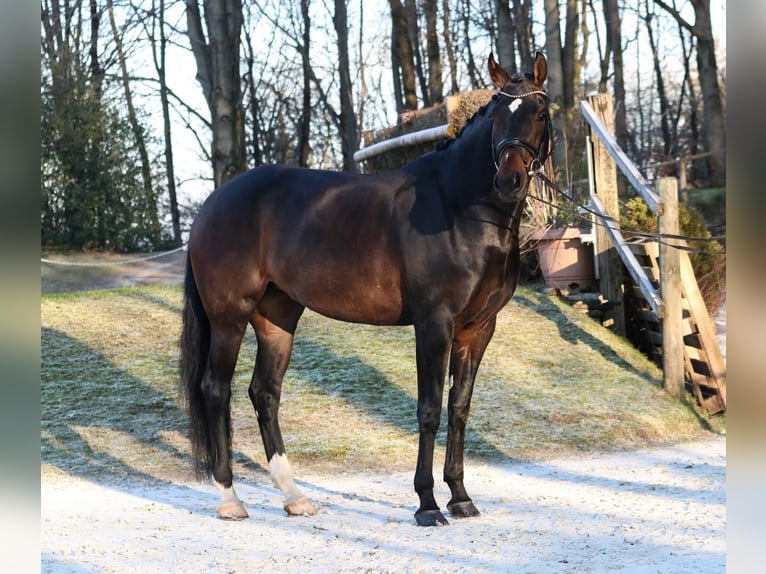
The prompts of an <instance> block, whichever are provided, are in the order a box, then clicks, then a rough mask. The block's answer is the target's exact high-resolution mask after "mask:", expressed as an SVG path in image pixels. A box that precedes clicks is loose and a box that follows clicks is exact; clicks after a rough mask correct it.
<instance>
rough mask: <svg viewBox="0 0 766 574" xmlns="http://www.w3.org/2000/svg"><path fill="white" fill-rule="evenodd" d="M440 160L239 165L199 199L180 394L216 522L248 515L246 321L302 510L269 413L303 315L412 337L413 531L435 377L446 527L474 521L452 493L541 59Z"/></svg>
mask: <svg viewBox="0 0 766 574" xmlns="http://www.w3.org/2000/svg"><path fill="white" fill-rule="evenodd" d="M489 74H490V76H491V78H492V81H493V82H494V84H495V85H496V86H497V87H498V88H499V91H498V92H497V93H496V94H495V95H494V96H493V97H492V99H491V100H490V101H489V102H488V103H487V104H486V105H485V106H483V107H482V108H481V109H480V110H479V111H478V112H476V114H474V116H473V118H471V120H469V122H468V124H466V126H465V127H464V128H463V130H462V131H461V133H460V134H459V135H458V136H457V137H456V138H455V139H453V140H450V141H449V142H448V143H447V144H446V145H443V146H442V147H441V149H438V150H436V151H434V152H431V153H428V154H425V155H423V156H421V157H420V158H418V159H416V160H415V161H413V162H411V163H409V164H407V165H406V166H404V167H403V168H401V169H399V170H395V171H391V172H388V173H382V174H375V175H372V174H368V175H358V174H350V173H340V172H330V171H318V170H309V169H300V168H294V167H285V166H265V167H260V168H257V169H253V170H251V171H248V172H247V173H244V174H242V175H240V176H238V177H236V178H234V179H231V180H229V181H228V182H226V183H225V184H224V185H222V186H221V187H219V188H218V189H217V190H216V191H214V192H213V193H212V194H211V195H210V196H209V197H208V198H207V200H206V201H205V203H204V204H203V206H202V208H201V209H200V211H199V214H198V215H197V217H196V220H195V221H194V224H193V226H192V229H191V233H190V237H189V245H188V253H189V254H188V262H187V267H186V281H185V303H184V311H183V332H182V335H181V359H180V368H181V387H182V391H183V393H184V394H185V400H186V403H187V408H188V414H189V419H190V439H191V444H192V453H193V456H194V458H195V460H196V461H197V463H198V464H197V469H198V472H199V474H200V475H207V476H208V477H209V476H210V473H211V474H212V477H213V480H214V482H215V484H216V485H217V487H218V489H219V490H220V493H221V504H220V506H219V507H218V513H219V515H220V516H221V517H222V518H229V519H239V518H245V517H247V512H246V511H245V509H244V507H243V506H242V503H241V502H240V501H239V499H238V498H237V495H236V494H235V492H234V487H233V485H232V470H231V461H230V458H231V453H230V447H231V420H230V411H229V401H230V397H231V381H232V376H233V373H234V368H235V364H236V361H237V356H238V353H239V348H240V345H241V343H242V338H243V336H244V334H245V331H246V329H247V326H248V324H249V325H251V326H252V327H253V329H254V331H255V335H256V339H257V343H258V345H257V353H256V360H255V369H254V372H253V377H252V382H251V383H250V387H249V396H250V399H251V401H252V403H253V406H254V408H255V411H256V413H257V417H258V425H259V428H260V432H261V437H262V439H263V444H264V447H265V451H266V458H267V460H268V462H269V471H270V473H271V477H272V480H273V482H274V484H275V485H276V486H277V487H278V488H279V489H281V490H282V491H283V492H284V494H285V502H284V508H285V510H286V511H287V513H288V514H298V515H300V514H314V513H315V512H316V510H315V509H314V506H313V505H312V504H311V502H309V500H308V499H306V497H305V496H304V495H303V494H302V493H301V492H300V490H298V488H297V487H296V485H295V482H294V480H293V476H292V471H291V470H290V465H289V464H288V461H287V457H286V454H285V446H284V443H283V440H282V433H281V430H280V428H279V421H278V412H279V400H280V395H281V386H282V378H283V376H284V374H285V371H286V370H287V366H288V363H289V361H290V354H291V351H292V346H293V337H294V334H295V329H296V326H297V324H298V320H299V319H300V317H301V314H302V313H303V310H304V309H305V308H306V307H308V308H309V309H312V310H314V311H316V312H318V313H321V314H322V315H325V316H327V317H331V318H334V319H339V320H341V321H349V322H356V323H367V324H373V325H413V326H414V329H415V341H416V363H417V386H418V399H417V400H418V408H417V417H418V423H419V432H420V442H419V450H418V457H417V467H416V470H415V481H414V482H415V491H416V492H417V494H418V496H419V498H420V507H419V508H418V510H417V512H416V513H415V519H416V521H417V523H418V524H420V525H424V526H434V525H442V524H447V520H446V519H445V517H444V515H443V514H442V513H441V511H440V510H439V506H438V505H437V504H436V500H435V499H434V494H433V486H434V479H433V454H434V438H435V435H436V431H437V429H438V427H439V418H440V413H441V405H442V394H443V390H444V384H445V379H446V377H447V375H448V374H449V377H450V381H451V384H450V388H449V403H448V409H449V430H448V435H447V452H446V461H445V465H444V480H445V481H446V483H447V485H448V486H449V488H450V491H451V494H452V497H451V499H450V501H449V503H448V504H447V509H448V510H449V512H450V513H451V515H452V516H453V517H470V516H477V515H478V514H479V511H478V510H477V509H476V507H475V506H474V504H473V502H472V501H471V498H470V497H469V496H468V493H467V492H466V489H465V487H464V486H463V448H464V438H465V427H466V421H467V418H468V411H469V405H470V401H471V394H472V392H473V386H474V379H475V376H476V370H477V368H478V367H479V363H480V361H481V358H482V356H483V354H484V350H485V348H486V347H487V344H488V343H489V341H490V339H491V338H492V334H493V332H494V329H495V321H496V315H497V313H498V312H499V311H500V310H501V309H502V308H503V306H504V305H505V304H506V303H507V302H508V301H509V299H510V298H511V295H512V294H513V292H514V290H515V289H516V282H517V280H518V268H519V219H520V218H521V215H522V211H523V208H524V204H525V201H526V195H527V188H528V183H529V179H530V177H532V175H533V172H534V171H535V170H538V169H540V168H541V167H542V164H543V162H544V161H545V159H546V157H547V156H548V154H549V153H550V143H551V141H550V129H551V127H550V120H549V116H548V113H549V110H548V99H547V96H546V94H545V91H544V89H543V82H544V81H545V78H546V75H547V62H546V60H545V57H544V56H543V55H542V54H541V53H539V52H538V53H537V55H536V57H535V60H534V64H533V68H532V72H531V73H526V74H515V75H513V76H510V75H509V74H508V73H507V72H506V71H505V70H504V69H503V68H502V67H501V66H500V65H498V64H497V63H496V62H495V60H494V58H493V56H492V55H491V54H490V56H489Z"/></svg>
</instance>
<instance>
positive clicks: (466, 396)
mask: <svg viewBox="0 0 766 574" xmlns="http://www.w3.org/2000/svg"><path fill="white" fill-rule="evenodd" d="M494 331H495V319H494V318H493V319H492V320H491V321H490V322H489V323H487V324H485V325H482V326H481V327H480V328H479V329H476V328H472V329H470V330H466V331H464V332H461V333H457V334H456V336H455V340H454V341H453V343H452V354H451V357H450V374H451V375H452V386H451V387H450V391H449V404H448V407H447V408H448V417H449V427H448V430H447V456H446V459H445V461H444V481H445V482H446V483H447V485H448V486H449V488H450V492H451V493H452V498H451V499H450V501H449V502H448V503H447V509H448V510H449V511H450V514H451V515H452V516H454V517H455V518H468V517H471V516H479V514H480V512H479V510H478V509H477V508H476V506H474V504H473V501H472V500H471V497H470V496H468V493H467V492H466V490H465V486H464V485H463V451H464V448H465V427H466V423H467V422H468V412H469V410H470V407H471V395H472V394H473V384H474V380H475V379H476V371H477V370H478V368H479V364H480V363H481V359H482V357H483V356H484V351H485V349H486V348H487V344H489V341H490V339H491V338H492V334H493V333H494Z"/></svg>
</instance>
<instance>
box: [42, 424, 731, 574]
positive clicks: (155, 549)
mask: <svg viewBox="0 0 766 574" xmlns="http://www.w3.org/2000/svg"><path fill="white" fill-rule="evenodd" d="M466 483H467V485H469V487H470V490H471V492H472V493H473V495H474V500H475V501H476V503H477V506H478V507H479V508H480V509H481V510H482V512H483V514H482V516H481V517H479V518H477V519H469V520H452V521H451V524H450V526H448V527H446V528H432V529H426V528H419V527H417V526H416V525H415V523H414V520H413V518H412V515H413V512H414V511H415V501H416V497H415V494H414V492H413V491H412V477H411V475H410V473H394V474H390V475H368V474H349V475H342V476H338V475H335V476H307V477H303V479H302V480H300V484H301V486H302V488H303V489H304V491H305V492H306V493H307V494H308V495H309V496H310V497H311V498H312V499H313V500H314V502H315V503H316V504H317V507H318V509H319V513H318V514H317V515H316V516H313V517H297V518H296V517H291V518H288V517H287V516H286V515H285V514H284V512H283V511H282V509H281V495H280V493H279V492H278V491H277V490H275V489H274V488H273V487H272V486H271V485H269V484H260V483H255V482H249V483H240V484H239V485H238V489H239V495H240V497H241V498H242V500H243V502H244V504H245V506H246V508H247V509H248V511H249V512H250V515H251V516H250V518H249V519H247V520H244V521H241V522H225V521H222V520H219V519H218V518H216V517H215V514H214V507H215V505H216V501H217V495H216V493H215V489H214V488H213V487H211V486H207V485H199V484H181V483H172V484H171V483H165V484H136V483H133V484H101V483H97V482H92V481H89V480H84V479H78V478H74V477H71V476H67V475H63V474H61V473H59V472H58V471H53V470H51V469H43V480H42V485H41V496H42V500H41V502H42V518H41V567H42V572H51V573H53V572H55V573H66V574H75V573H82V572H115V573H122V572H126V573H127V572H131V573H134V572H139V573H143V572H146V573H149V572H152V573H154V572H167V573H179V574H182V573H183V574H187V573H190V572H203V571H212V572H229V573H242V574H249V573H250V572H256V571H261V569H264V571H279V572H308V573H324V572H327V573H330V572H333V573H335V572H375V573H381V572H408V573H418V572H434V571H439V572H471V573H475V572H487V573H489V572H492V573H495V572H514V573H519V572H557V573H563V572H577V573H583V572H599V573H600V572H610V571H622V572H647V573H649V572H651V573H655V572H673V573H674V574H683V573H690V574H691V573H695V574H697V573H699V572H705V573H708V574H709V573H715V572H725V566H726V534H725V533H726V494H725V487H726V441H725V437H718V438H714V439H709V440H705V441H700V442H695V443H690V444H683V445H679V446H674V447H666V448H657V449H651V450H647V451H641V452H630V453H619V454H607V455H601V456H588V457H582V458H576V459H561V460H549V461H546V462H543V463H539V464H528V463H525V464H522V463H517V464H508V465H497V466H495V465H486V464H476V463H472V464H468V465H467V469H466ZM437 488H438V492H437V496H438V499H439V500H440V501H442V503H444V502H446V500H447V498H448V496H449V495H448V491H447V490H446V487H444V486H443V485H442V484H441V483H439V484H438V485H437Z"/></svg>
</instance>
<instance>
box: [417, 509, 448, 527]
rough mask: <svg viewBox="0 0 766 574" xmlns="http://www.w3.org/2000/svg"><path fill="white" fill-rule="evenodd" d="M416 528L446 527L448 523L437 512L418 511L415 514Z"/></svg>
mask: <svg viewBox="0 0 766 574" xmlns="http://www.w3.org/2000/svg"><path fill="white" fill-rule="evenodd" d="M415 522H417V523H418V526H447V525H449V522H447V519H446V518H444V515H443V514H442V513H441V512H440V511H438V510H419V511H418V512H416V513H415Z"/></svg>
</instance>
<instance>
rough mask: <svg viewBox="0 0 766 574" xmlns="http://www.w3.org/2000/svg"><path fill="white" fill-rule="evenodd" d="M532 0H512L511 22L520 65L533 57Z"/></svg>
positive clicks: (530, 60) (525, 64)
mask: <svg viewBox="0 0 766 574" xmlns="http://www.w3.org/2000/svg"><path fill="white" fill-rule="evenodd" d="M531 14H532V0H513V22H514V28H515V31H516V47H517V50H518V61H519V62H520V65H521V67H525V66H527V65H528V64H527V62H532V61H534V59H535V48H536V46H535V41H534V35H533V34H532V16H531Z"/></svg>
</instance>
